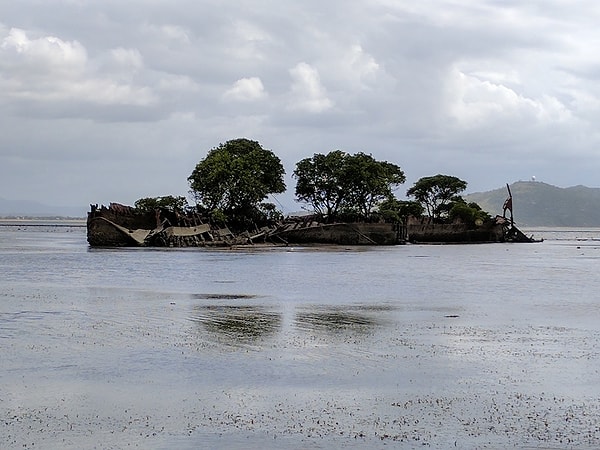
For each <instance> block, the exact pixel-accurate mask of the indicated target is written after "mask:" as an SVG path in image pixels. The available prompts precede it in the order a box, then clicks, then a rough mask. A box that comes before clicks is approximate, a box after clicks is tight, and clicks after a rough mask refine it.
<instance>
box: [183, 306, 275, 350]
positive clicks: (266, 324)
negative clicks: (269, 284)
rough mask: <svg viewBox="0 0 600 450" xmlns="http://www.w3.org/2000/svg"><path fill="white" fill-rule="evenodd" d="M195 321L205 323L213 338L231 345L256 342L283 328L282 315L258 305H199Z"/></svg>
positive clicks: (205, 329) (194, 317) (203, 326)
mask: <svg viewBox="0 0 600 450" xmlns="http://www.w3.org/2000/svg"><path fill="white" fill-rule="evenodd" d="M190 319H191V320H192V321H194V322H197V323H199V324H201V325H202V328H203V330H204V331H206V332H208V336H209V339H210V340H213V341H215V342H218V343H220V344H226V345H231V346H238V345H248V344H257V343H259V342H260V341H262V340H264V339H266V338H268V337H271V336H273V335H274V334H275V333H276V332H277V331H278V330H279V329H280V328H281V322H282V317H281V314H279V313H275V312H270V311H267V310H266V309H265V308H261V307H256V306H227V305H209V306H196V307H195V308H194V309H193V313H192V317H191V318H190Z"/></svg>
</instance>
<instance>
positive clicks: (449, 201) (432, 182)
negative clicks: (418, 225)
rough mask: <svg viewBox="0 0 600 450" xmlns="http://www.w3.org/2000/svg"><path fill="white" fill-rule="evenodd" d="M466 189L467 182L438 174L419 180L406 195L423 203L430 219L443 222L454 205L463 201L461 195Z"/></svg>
mask: <svg viewBox="0 0 600 450" xmlns="http://www.w3.org/2000/svg"><path fill="white" fill-rule="evenodd" d="M466 188H467V182H466V181H464V180H461V179H460V178H457V177H453V176H450V175H441V174H437V175H434V176H431V177H423V178H420V179H419V180H417V181H416V182H415V184H414V185H413V186H412V187H411V188H410V189H409V190H408V191H406V195H407V196H408V197H413V198H414V199H415V200H416V201H417V202H419V203H421V204H422V205H423V207H424V208H425V210H426V211H427V215H428V216H429V217H431V218H432V219H434V220H436V221H441V220H442V219H444V218H446V217H448V214H449V212H450V210H451V209H452V206H453V204H454V203H455V202H457V201H460V200H461V198H460V197H459V194H460V193H461V192H463V191H464V190H465V189H466Z"/></svg>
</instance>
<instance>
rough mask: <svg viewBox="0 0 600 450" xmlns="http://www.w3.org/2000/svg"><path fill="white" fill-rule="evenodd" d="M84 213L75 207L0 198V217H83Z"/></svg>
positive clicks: (84, 209)
mask: <svg viewBox="0 0 600 450" xmlns="http://www.w3.org/2000/svg"><path fill="white" fill-rule="evenodd" d="M86 213H87V209H86V208H79V207H75V206H73V207H71V206H50V205H44V204H43V203H39V202H33V201H15V200H6V199H4V198H0V217H59V216H60V217H85V215H86Z"/></svg>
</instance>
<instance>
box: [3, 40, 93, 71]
mask: <svg viewBox="0 0 600 450" xmlns="http://www.w3.org/2000/svg"><path fill="white" fill-rule="evenodd" d="M0 56H1V57H0V67H1V68H2V69H3V72H4V73H7V72H8V73H10V72H13V73H15V74H17V75H21V76H22V75H27V76H31V74H32V73H50V74H54V75H61V76H65V75H66V76H71V74H79V73H81V72H82V71H83V70H84V67H85V64H86V62H87V53H86V51H85V48H84V47H83V46H82V45H81V44H80V43H79V42H77V41H71V42H68V41H63V40H62V39H59V38H58V37H55V36H44V37H40V38H37V39H30V38H29V37H28V36H27V33H26V32H25V31H24V30H21V29H18V28H12V29H11V30H10V31H9V32H8V35H6V36H4V38H3V39H2V43H1V44H0Z"/></svg>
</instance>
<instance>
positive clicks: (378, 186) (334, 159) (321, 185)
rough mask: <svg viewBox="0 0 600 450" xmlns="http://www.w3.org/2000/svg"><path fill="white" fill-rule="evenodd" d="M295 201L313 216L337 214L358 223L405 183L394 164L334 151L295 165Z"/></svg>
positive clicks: (369, 156) (366, 156)
mask: <svg viewBox="0 0 600 450" xmlns="http://www.w3.org/2000/svg"><path fill="white" fill-rule="evenodd" d="M293 176H294V178H296V180H297V184H296V199H297V200H298V201H301V202H305V203H307V204H308V205H309V206H310V207H311V208H312V209H313V210H314V211H315V212H316V213H317V214H320V215H323V216H325V217H326V218H327V219H328V220H330V221H332V220H335V219H336V218H338V217H339V216H340V215H347V216H352V217H354V218H357V219H359V220H366V219H368V218H369V217H370V215H371V213H372V212H373V210H374V209H375V208H376V206H377V205H378V204H379V203H380V202H382V201H383V200H384V199H387V198H392V197H393V194H392V191H393V189H394V188H395V187H396V186H397V185H399V184H401V183H404V181H405V176H404V172H403V171H402V169H401V168H400V167H399V166H397V165H396V164H392V163H389V162H387V161H377V160H376V159H375V158H373V156H372V155H367V154H365V153H357V154H355V155H349V154H348V153H345V152H343V151H341V150H334V151H331V152H329V153H328V154H327V155H323V154H319V153H315V154H314V155H313V156H312V157H311V158H305V159H303V160H301V161H299V162H298V163H297V164H296V169H295V170H294V173H293Z"/></svg>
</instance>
